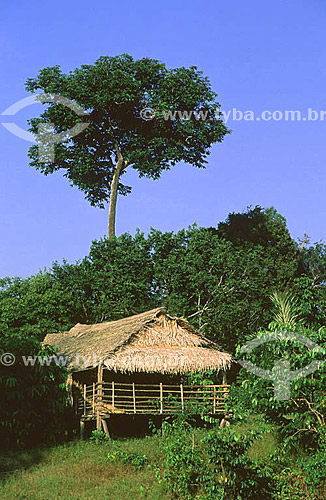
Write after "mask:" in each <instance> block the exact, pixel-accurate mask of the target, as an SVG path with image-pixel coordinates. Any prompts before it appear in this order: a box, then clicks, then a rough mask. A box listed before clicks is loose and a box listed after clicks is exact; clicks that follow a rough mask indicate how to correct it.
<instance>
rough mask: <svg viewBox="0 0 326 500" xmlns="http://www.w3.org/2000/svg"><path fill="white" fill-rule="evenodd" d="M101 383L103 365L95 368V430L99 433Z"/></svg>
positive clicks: (100, 422)
mask: <svg viewBox="0 0 326 500" xmlns="http://www.w3.org/2000/svg"><path fill="white" fill-rule="evenodd" d="M102 382H103V365H102V364H101V363H100V364H99V365H98V368H97V391H96V392H97V398H96V403H97V405H96V406H97V409H96V430H98V431H100V430H101V427H102V419H101V413H102V393H103V391H102Z"/></svg>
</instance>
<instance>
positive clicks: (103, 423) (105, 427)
mask: <svg viewBox="0 0 326 500" xmlns="http://www.w3.org/2000/svg"><path fill="white" fill-rule="evenodd" d="M102 426H103V430H104V432H105V435H106V437H107V438H109V439H111V434H110V431H109V426H108V423H107V421H106V420H105V419H104V418H102Z"/></svg>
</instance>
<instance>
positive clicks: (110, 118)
mask: <svg viewBox="0 0 326 500" xmlns="http://www.w3.org/2000/svg"><path fill="white" fill-rule="evenodd" d="M26 89H27V90H28V91H30V92H32V93H35V92H37V91H43V92H45V93H46V95H50V96H52V97H54V99H53V100H52V102H50V103H49V104H48V105H47V109H46V110H45V111H44V112H43V113H42V114H41V115H40V117H38V118H33V119H31V120H30V122H29V123H30V131H31V132H33V133H35V134H37V137H38V139H39V141H40V142H42V143H43V146H44V147H43V149H42V151H43V153H42V152H41V153H40V150H39V147H38V145H34V146H32V147H31V148H30V150H29V157H30V159H31V163H30V164H31V165H32V166H33V167H35V168H36V169H38V170H40V171H41V172H42V173H43V174H45V175H48V174H51V173H53V172H55V171H58V170H61V169H62V170H63V171H64V176H65V177H67V178H68V179H69V181H70V183H71V185H74V186H77V187H78V188H79V189H80V190H81V191H83V192H84V193H85V197H86V199H87V200H88V201H89V202H90V203H91V205H94V206H98V207H101V208H103V207H104V206H105V203H107V202H108V201H109V200H110V208H109V237H111V236H113V235H114V234H115V214H116V201H117V194H118V193H120V194H122V195H126V194H128V193H129V192H130V191H131V188H130V187H129V186H126V185H125V184H124V183H123V182H122V181H123V174H124V173H125V172H126V169H127V168H132V169H134V170H136V171H137V172H138V174H139V176H140V177H149V178H152V179H158V178H159V177H160V175H161V173H162V172H163V171H164V170H169V169H170V168H171V167H172V166H174V165H176V164H177V163H178V162H181V161H183V162H186V163H188V164H190V165H193V166H195V167H199V168H202V167H205V164H206V163H207V160H206V158H207V156H208V154H209V151H210V148H211V146H212V144H214V143H216V142H221V141H222V140H223V139H224V137H225V135H226V134H227V133H228V130H227V128H226V127H225V125H224V123H223V121H222V119H221V118H220V114H219V108H220V104H219V103H218V101H217V94H216V93H215V92H214V91H213V90H212V88H211V84H210V82H209V80H208V78H207V77H205V76H204V75H203V73H202V72H201V71H199V70H198V69H197V67H195V66H191V67H190V68H184V67H181V68H176V69H168V68H167V67H166V65H165V64H163V63H161V62H159V61H157V60H155V59H149V58H143V59H139V60H134V59H133V58H132V57H131V56H130V55H128V54H124V55H122V56H117V57H100V58H99V59H98V60H97V61H95V63H94V64H92V65H91V64H88V65H82V66H81V67H80V68H77V69H75V70H73V71H70V72H69V73H67V74H65V73H63V72H62V70H61V68H60V66H55V67H49V68H44V69H42V70H40V72H39V74H38V75H37V77H35V78H30V79H28V80H27V82H26ZM57 96H60V97H61V98H65V99H68V100H69V103H71V102H72V103H74V104H77V105H78V106H79V107H80V109H81V110H82V111H83V112H84V113H87V115H82V116H79V115H76V112H75V111H74V109H71V105H61V104H60V102H61V103H62V101H60V99H59V100H58V99H56V98H55V97H57ZM45 100H46V99H45ZM43 102H44V100H43ZM178 112H181V113H183V112H186V113H189V114H188V115H187V118H186V119H178V116H179V115H176V116H175V115H174V113H178ZM148 113H149V114H148ZM182 116H183V115H182ZM85 122H86V123H87V124H88V126H87V127H86V128H85V129H84V130H83V131H82V132H80V133H79V134H77V135H74V136H71V135H69V133H67V134H66V135H61V136H60V142H59V141H58V143H57V144H56V143H55V139H53V140H52V139H51V140H50V142H49V143H48V145H47V144H46V141H47V138H48V137H49V130H50V129H51V131H52V133H55V134H64V131H66V130H70V128H72V127H73V126H74V125H75V124H76V123H79V124H80V123H85ZM46 126H47V128H46ZM53 147H54V152H55V154H54V157H53V156H49V155H48V152H49V149H51V148H53Z"/></svg>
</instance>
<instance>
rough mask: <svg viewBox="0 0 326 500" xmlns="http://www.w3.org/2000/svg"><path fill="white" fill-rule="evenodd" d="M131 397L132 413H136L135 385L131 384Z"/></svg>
mask: <svg viewBox="0 0 326 500" xmlns="http://www.w3.org/2000/svg"><path fill="white" fill-rule="evenodd" d="M132 397H133V401H134V413H136V390H135V383H134V382H133V383H132Z"/></svg>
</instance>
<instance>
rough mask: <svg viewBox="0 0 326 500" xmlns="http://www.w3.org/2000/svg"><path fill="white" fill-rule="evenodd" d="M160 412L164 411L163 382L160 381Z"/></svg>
mask: <svg viewBox="0 0 326 500" xmlns="http://www.w3.org/2000/svg"><path fill="white" fill-rule="evenodd" d="M160 413H161V414H162V413H163V384H162V382H160Z"/></svg>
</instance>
